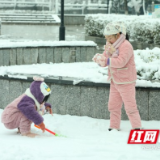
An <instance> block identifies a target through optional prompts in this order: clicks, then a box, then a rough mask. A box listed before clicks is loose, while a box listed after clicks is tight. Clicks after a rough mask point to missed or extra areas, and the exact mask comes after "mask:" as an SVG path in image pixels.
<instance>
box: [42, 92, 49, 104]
mask: <svg viewBox="0 0 160 160" xmlns="http://www.w3.org/2000/svg"><path fill="white" fill-rule="evenodd" d="M49 96H50V94H49V95H47V96H45V97H44V99H43V102H47V100H48V98H49ZM43 102H42V103H43Z"/></svg>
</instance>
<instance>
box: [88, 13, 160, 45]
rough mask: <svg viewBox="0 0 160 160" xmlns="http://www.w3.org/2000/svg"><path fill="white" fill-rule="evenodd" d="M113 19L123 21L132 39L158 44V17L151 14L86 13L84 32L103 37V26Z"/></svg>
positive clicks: (159, 22) (159, 31) (159, 42)
mask: <svg viewBox="0 0 160 160" xmlns="http://www.w3.org/2000/svg"><path fill="white" fill-rule="evenodd" d="M113 21H116V22H118V21H120V22H123V23H124V24H125V25H126V26H127V33H128V34H129V36H130V38H131V39H132V40H134V41H141V42H146V43H155V44H160V19H159V18H152V17H151V16H144V15H143V16H136V15H132V16H131V15H130V16H127V15H115V14H107V15H105V14H96V15H86V17H85V32H86V34H87V35H89V36H98V37H103V29H104V26H106V24H108V23H110V22H113Z"/></svg>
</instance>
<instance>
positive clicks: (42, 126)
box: [38, 122, 45, 132]
mask: <svg viewBox="0 0 160 160" xmlns="http://www.w3.org/2000/svg"><path fill="white" fill-rule="evenodd" d="M38 126H39V127H40V129H41V130H42V131H43V132H45V125H44V123H43V122H42V123H40V124H39V125H38Z"/></svg>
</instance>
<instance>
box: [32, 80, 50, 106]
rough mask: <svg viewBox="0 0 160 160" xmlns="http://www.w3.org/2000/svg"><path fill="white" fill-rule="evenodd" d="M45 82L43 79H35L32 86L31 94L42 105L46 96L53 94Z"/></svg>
mask: <svg viewBox="0 0 160 160" xmlns="http://www.w3.org/2000/svg"><path fill="white" fill-rule="evenodd" d="M43 80H44V79H42V78H37V77H34V81H33V82H32V83H31V85H30V91H31V93H32V94H33V96H34V97H35V99H36V100H37V101H38V102H39V103H40V104H41V103H42V102H43V99H44V97H45V96H47V95H49V94H51V90H50V88H49V87H48V85H47V84H46V83H45V82H43Z"/></svg>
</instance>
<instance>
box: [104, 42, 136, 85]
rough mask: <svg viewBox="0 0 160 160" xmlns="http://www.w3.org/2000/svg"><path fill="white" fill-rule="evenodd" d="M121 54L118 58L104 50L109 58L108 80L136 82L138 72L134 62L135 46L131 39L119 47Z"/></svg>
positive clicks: (118, 82)
mask: <svg viewBox="0 0 160 160" xmlns="http://www.w3.org/2000/svg"><path fill="white" fill-rule="evenodd" d="M118 50H119V55H118V57H117V58H114V57H108V55H107V54H106V53H105V52H103V55H104V56H105V57H106V58H107V59H108V58H109V62H110V63H109V65H108V76H109V77H108V80H111V79H112V80H113V82H114V83H116V84H127V83H134V82H135V81H136V79H137V72H136V67H135V62H134V53H133V47H132V45H131V44H130V43H129V41H127V40H125V41H124V42H123V43H122V44H121V45H120V47H119V48H118Z"/></svg>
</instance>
